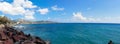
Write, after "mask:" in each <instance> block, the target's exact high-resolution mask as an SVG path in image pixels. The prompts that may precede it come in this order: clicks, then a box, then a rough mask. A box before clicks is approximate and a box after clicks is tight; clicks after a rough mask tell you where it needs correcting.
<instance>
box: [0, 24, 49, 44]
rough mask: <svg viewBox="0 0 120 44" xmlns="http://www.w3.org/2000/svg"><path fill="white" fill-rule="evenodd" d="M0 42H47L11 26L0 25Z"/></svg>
mask: <svg viewBox="0 0 120 44" xmlns="http://www.w3.org/2000/svg"><path fill="white" fill-rule="evenodd" d="M0 44H49V43H48V42H45V41H44V40H42V39H40V38H39V37H33V36H31V35H30V34H28V35H26V34H24V33H23V32H22V31H17V30H15V29H13V28H11V27H8V26H5V25H0Z"/></svg>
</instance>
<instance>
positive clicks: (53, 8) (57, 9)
mask: <svg viewBox="0 0 120 44" xmlns="http://www.w3.org/2000/svg"><path fill="white" fill-rule="evenodd" d="M51 8H52V10H56V11H63V10H64V8H58V7H57V5H55V6H52V7H51Z"/></svg>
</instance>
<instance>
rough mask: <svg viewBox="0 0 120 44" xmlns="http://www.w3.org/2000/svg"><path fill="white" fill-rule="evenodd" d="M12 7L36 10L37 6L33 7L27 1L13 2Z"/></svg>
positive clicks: (16, 0)
mask: <svg viewBox="0 0 120 44" xmlns="http://www.w3.org/2000/svg"><path fill="white" fill-rule="evenodd" d="M13 5H14V6H22V7H24V8H36V7H37V6H35V5H33V4H32V2H31V1H29V0H14V2H13Z"/></svg>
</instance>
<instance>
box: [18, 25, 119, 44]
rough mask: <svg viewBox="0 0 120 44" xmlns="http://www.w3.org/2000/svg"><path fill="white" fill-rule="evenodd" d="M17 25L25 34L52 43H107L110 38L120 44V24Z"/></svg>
mask: <svg viewBox="0 0 120 44" xmlns="http://www.w3.org/2000/svg"><path fill="white" fill-rule="evenodd" d="M16 26H18V27H19V26H20V28H19V29H20V30H22V31H23V32H24V33H25V34H29V33H30V34H31V35H33V36H39V37H40V38H42V39H43V40H49V41H50V42H51V43H52V44H107V43H108V42H109V40H112V41H113V42H114V43H115V44H120V24H105V23H104V24H102V23H100V24H99V23H59V24H21V25H16ZM21 26H22V27H21Z"/></svg>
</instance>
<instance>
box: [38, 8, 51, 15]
mask: <svg viewBox="0 0 120 44" xmlns="http://www.w3.org/2000/svg"><path fill="white" fill-rule="evenodd" d="M38 11H39V12H40V14H42V15H44V14H47V13H48V12H49V10H48V8H43V9H39V10H38Z"/></svg>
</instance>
